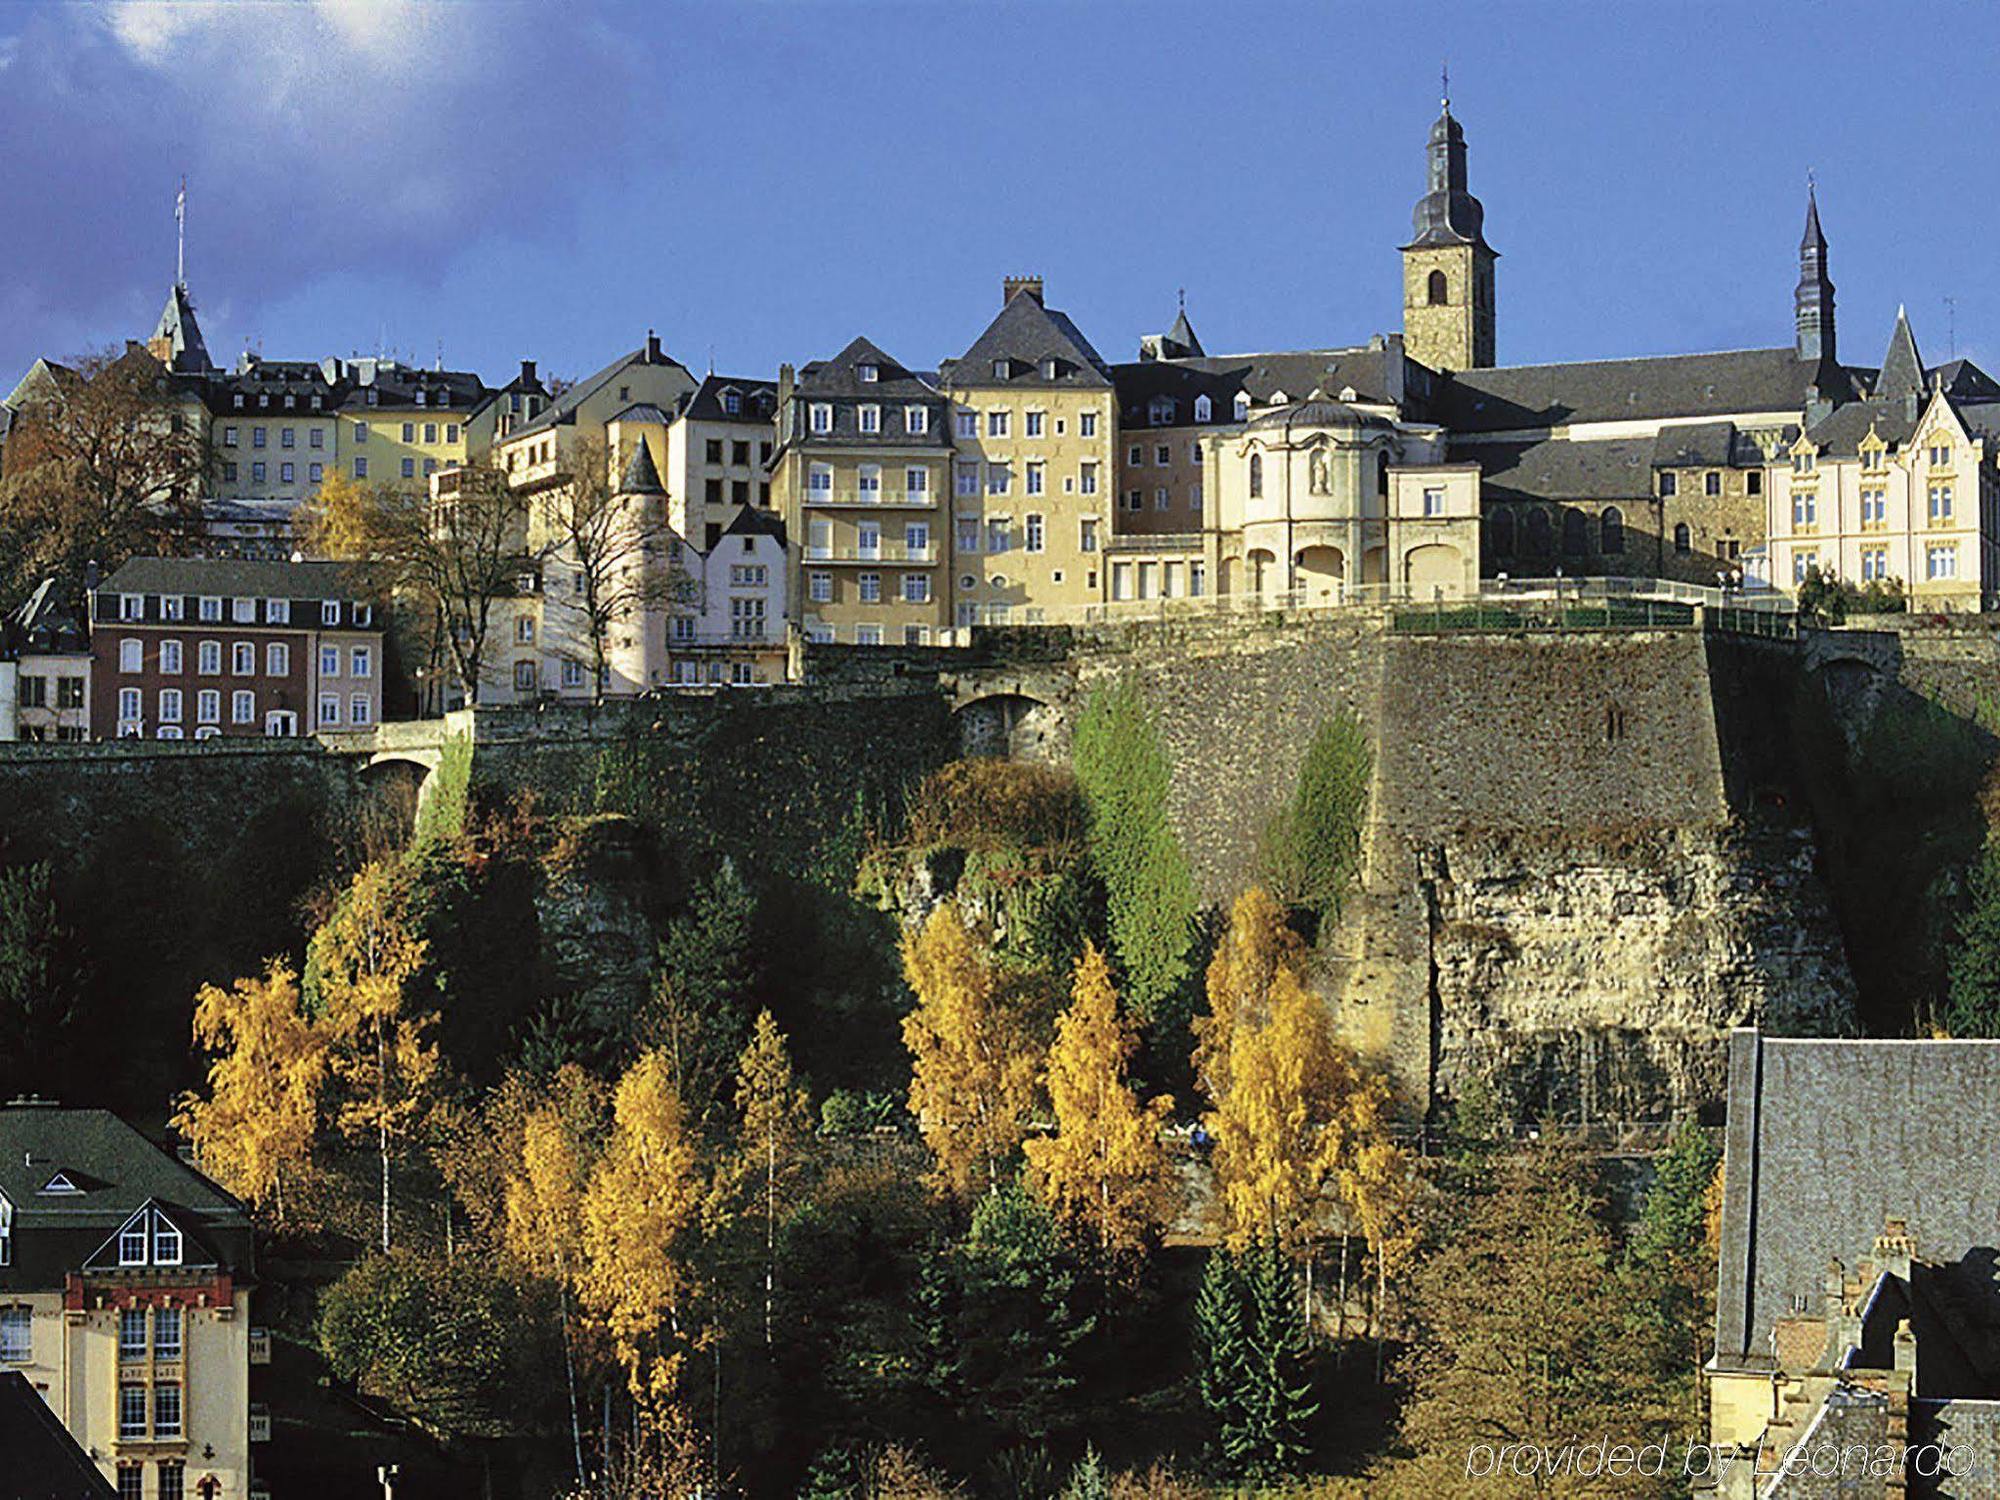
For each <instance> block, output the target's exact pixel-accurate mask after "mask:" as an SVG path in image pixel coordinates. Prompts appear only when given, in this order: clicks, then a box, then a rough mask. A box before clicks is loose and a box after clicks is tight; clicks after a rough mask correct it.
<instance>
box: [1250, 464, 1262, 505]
mask: <svg viewBox="0 0 2000 1500" xmlns="http://www.w3.org/2000/svg"><path fill="white" fill-rule="evenodd" d="M1250 498H1251V499H1252V500H1261V499H1263V498H1264V455H1263V454H1261V453H1253V454H1251V455H1250Z"/></svg>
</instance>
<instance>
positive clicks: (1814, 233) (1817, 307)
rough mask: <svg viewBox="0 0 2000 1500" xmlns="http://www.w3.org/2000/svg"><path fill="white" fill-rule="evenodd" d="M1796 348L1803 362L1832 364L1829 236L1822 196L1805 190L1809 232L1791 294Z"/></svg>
mask: <svg viewBox="0 0 2000 1500" xmlns="http://www.w3.org/2000/svg"><path fill="white" fill-rule="evenodd" d="M1792 307H1793V321H1794V323H1795V324H1796V325H1797V330H1798V332H1797V342H1796V346H1795V347H1796V348H1797V350H1798V356H1799V358H1800V359H1801V360H1812V361H1814V362H1820V361H1824V362H1826V363H1829V364H1831V363H1832V362H1833V361H1834V360H1835V359H1836V358H1837V357H1838V356H1837V354H1836V352H1835V346H1834V329H1833V278H1832V277H1830V276H1828V275H1827V272H1826V235H1825V233H1824V232H1823V231H1822V230H1821V229H1820V227H1819V196H1818V194H1817V193H1816V192H1815V191H1814V189H1813V187H1812V185H1811V184H1810V183H1808V184H1807V186H1806V232H1805V237H1804V238H1803V239H1801V240H1800V241H1799V284H1798V286H1797V287H1796V288H1795V289H1794V290H1793V293H1792Z"/></svg>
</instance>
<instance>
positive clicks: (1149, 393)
mask: <svg viewBox="0 0 2000 1500" xmlns="http://www.w3.org/2000/svg"><path fill="white" fill-rule="evenodd" d="M1111 383H1112V385H1113V386H1114V387H1115V388H1116V389H1117V392H1118V425H1119V428H1120V429H1121V430H1124V429H1134V430H1136V429H1139V428H1143V427H1150V426H1152V425H1153V420H1152V417H1151V414H1150V413H1151V408H1152V404H1153V402H1154V401H1155V400H1156V399H1158V398H1159V397H1162V396H1164V397H1167V398H1169V399H1170V400H1172V401H1173V403H1174V419H1173V421H1172V422H1170V423H1164V424H1162V425H1165V426H1172V427H1192V426H1194V425H1195V420H1194V403H1195V398H1196V397H1198V396H1206V397H1208V400H1209V414H1208V420H1209V422H1210V423H1213V424H1216V425H1224V426H1226V425H1228V424H1230V423H1233V422H1234V421H1235V420H1236V393H1237V392H1238V391H1240V390H1242V389H1243V381H1242V379H1241V378H1240V376H1239V375H1237V374H1221V373H1217V372H1216V371H1214V370H1210V369H1207V368H1206V367H1205V366H1204V365H1202V364H1199V363H1195V362H1186V363H1184V362H1182V361H1180V360H1172V359H1142V360H1139V361H1137V362H1136V363H1133V364H1129V365H1113V366H1112V367H1111Z"/></svg>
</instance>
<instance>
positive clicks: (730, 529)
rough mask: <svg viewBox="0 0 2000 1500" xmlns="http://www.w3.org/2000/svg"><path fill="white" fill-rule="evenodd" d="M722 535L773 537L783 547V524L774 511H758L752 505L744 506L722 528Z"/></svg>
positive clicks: (782, 519)
mask: <svg viewBox="0 0 2000 1500" xmlns="http://www.w3.org/2000/svg"><path fill="white" fill-rule="evenodd" d="M722 535H723V536H768V537H775V538H776V539H777V543H778V545H779V546H780V547H782V546H784V545H785V522H784V518H783V517H781V516H780V515H779V514H778V513H777V512H776V511H774V510H759V509H758V508H757V507H756V506H754V505H745V506H742V507H740V508H739V509H738V510H737V512H736V514H735V515H734V516H732V517H731V518H730V521H729V524H728V525H727V526H725V527H723V528H722Z"/></svg>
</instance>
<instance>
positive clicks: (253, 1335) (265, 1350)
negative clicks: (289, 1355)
mask: <svg viewBox="0 0 2000 1500" xmlns="http://www.w3.org/2000/svg"><path fill="white" fill-rule="evenodd" d="M270 1362H271V1330H270V1329H268V1328H253V1329H251V1330H250V1363H251V1364H253V1365H268V1364H269V1363H270Z"/></svg>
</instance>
